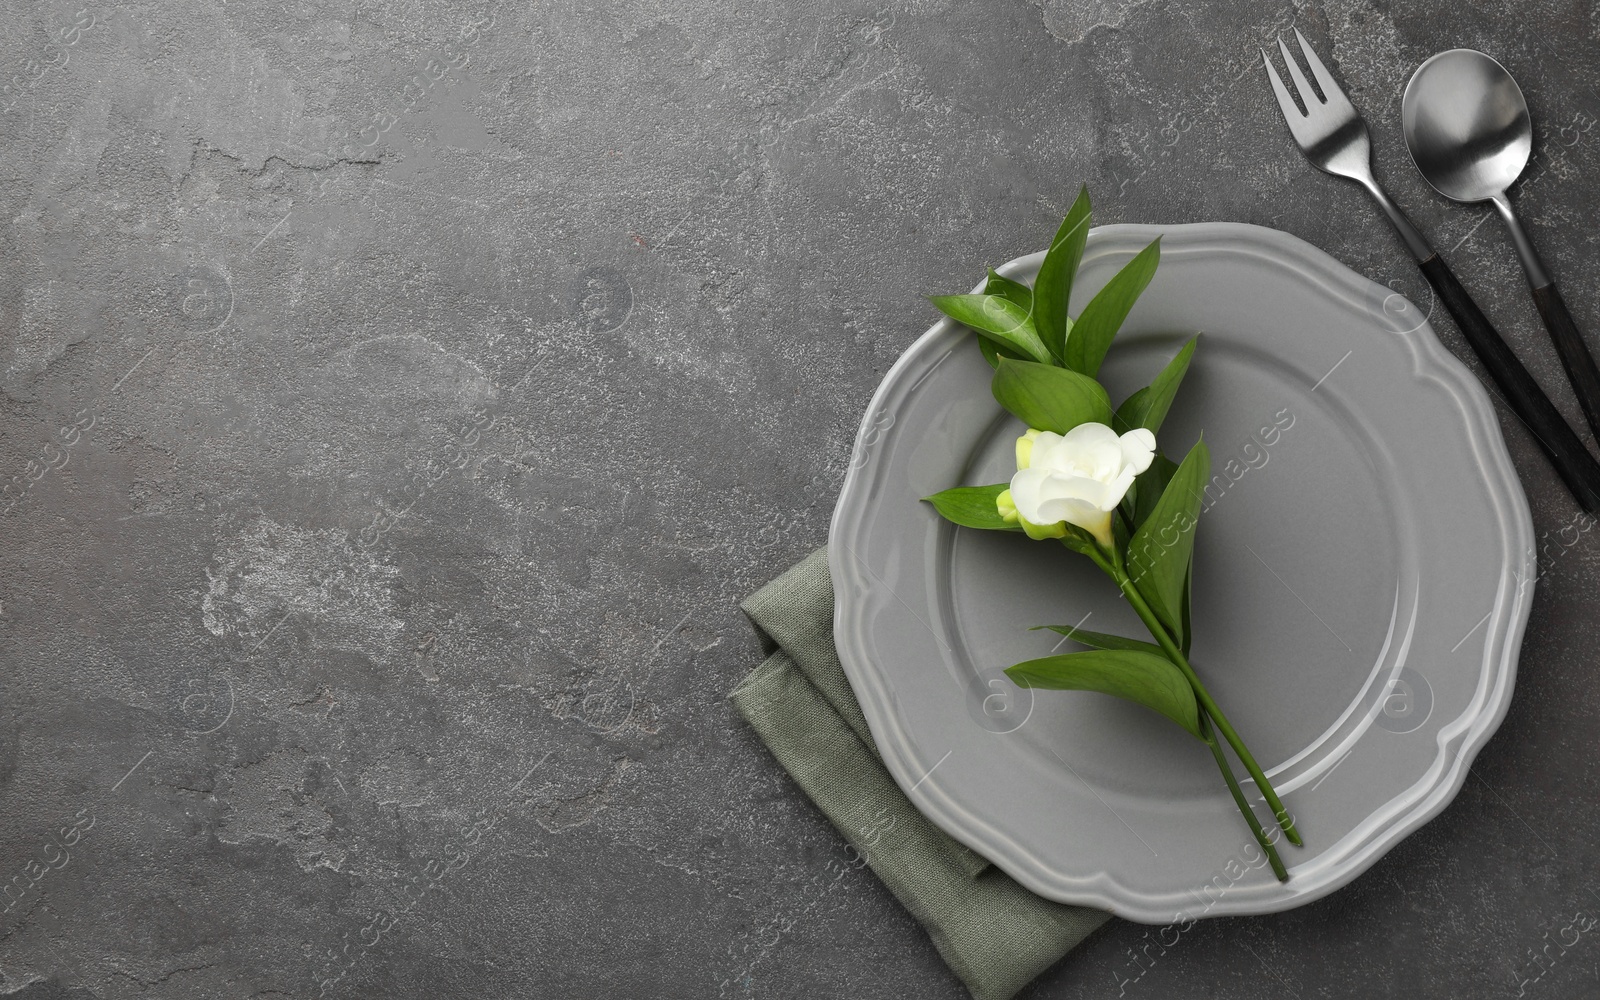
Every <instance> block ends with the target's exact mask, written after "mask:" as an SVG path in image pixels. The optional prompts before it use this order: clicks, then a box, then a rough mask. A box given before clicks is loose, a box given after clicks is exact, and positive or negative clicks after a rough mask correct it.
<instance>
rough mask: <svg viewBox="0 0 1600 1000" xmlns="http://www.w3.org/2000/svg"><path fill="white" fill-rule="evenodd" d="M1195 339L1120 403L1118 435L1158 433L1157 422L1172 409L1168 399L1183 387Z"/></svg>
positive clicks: (1191, 339) (1118, 408)
mask: <svg viewBox="0 0 1600 1000" xmlns="http://www.w3.org/2000/svg"><path fill="white" fill-rule="evenodd" d="M1199 339H1200V338H1199V337H1198V336H1195V337H1190V338H1189V342H1188V343H1187V344H1184V345H1183V347H1182V349H1181V350H1179V351H1178V353H1177V354H1176V355H1175V356H1174V357H1173V359H1172V360H1171V361H1169V362H1167V366H1166V367H1165V368H1163V369H1161V373H1160V374H1159V375H1157V376H1156V377H1155V379H1154V380H1153V381H1152V382H1151V383H1150V384H1149V385H1148V386H1146V387H1144V388H1143V389H1140V390H1139V391H1138V392H1136V393H1134V394H1133V395H1131V396H1129V397H1128V398H1127V399H1125V400H1123V401H1122V405H1121V406H1119V407H1117V429H1118V430H1119V431H1120V432H1122V433H1126V432H1128V431H1131V430H1133V429H1134V428H1135V427H1146V428H1149V430H1150V432H1151V433H1155V432H1156V431H1159V430H1160V429H1161V422H1162V421H1163V420H1165V419H1167V411H1168V410H1170V409H1171V408H1172V398H1173V397H1174V396H1176V395H1177V394H1178V386H1180V385H1182V384H1183V376H1184V374H1185V373H1186V372H1188V370H1189V359H1190V358H1192V357H1194V345H1195V342H1196V341H1198V340H1199Z"/></svg>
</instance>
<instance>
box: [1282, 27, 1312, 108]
mask: <svg viewBox="0 0 1600 1000" xmlns="http://www.w3.org/2000/svg"><path fill="white" fill-rule="evenodd" d="M1278 51H1279V52H1281V53H1283V61H1284V62H1286V63H1288V64H1289V76H1290V77H1291V78H1292V79H1293V80H1294V89H1295V90H1298V91H1299V92H1300V100H1302V101H1304V102H1305V105H1306V117H1307V118H1309V117H1311V116H1312V115H1313V114H1315V113H1316V110H1317V106H1318V105H1320V104H1321V103H1322V102H1321V101H1319V100H1317V92H1316V91H1315V90H1312V89H1311V82H1310V81H1309V80H1307V79H1306V75H1305V74H1304V73H1302V72H1301V71H1300V64H1299V63H1297V62H1295V59H1294V56H1292V55H1290V54H1289V46H1287V45H1285V44H1283V39H1282V38H1279V39H1278Z"/></svg>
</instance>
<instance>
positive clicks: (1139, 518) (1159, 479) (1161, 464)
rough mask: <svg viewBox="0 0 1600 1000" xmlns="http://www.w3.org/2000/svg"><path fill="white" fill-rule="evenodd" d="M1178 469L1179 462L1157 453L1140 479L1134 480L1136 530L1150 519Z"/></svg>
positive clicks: (1134, 520) (1134, 524)
mask: <svg viewBox="0 0 1600 1000" xmlns="http://www.w3.org/2000/svg"><path fill="white" fill-rule="evenodd" d="M1177 471H1178V463H1177V462H1174V461H1173V460H1172V459H1170V458H1168V457H1167V456H1165V455H1161V454H1157V455H1156V457H1155V458H1154V459H1153V460H1151V462H1150V468H1148V469H1146V470H1144V472H1143V473H1141V474H1140V475H1139V478H1138V479H1135V480H1134V481H1133V486H1134V491H1135V492H1134V497H1133V501H1134V503H1133V527H1134V529H1135V530H1137V529H1138V528H1139V526H1140V525H1142V524H1144V523H1145V522H1146V521H1148V520H1150V512H1151V511H1153V510H1155V509H1156V503H1157V502H1158V501H1160V499H1161V495H1162V494H1163V493H1165V492H1166V491H1167V484H1168V483H1169V482H1171V481H1172V474H1173V473H1174V472H1177Z"/></svg>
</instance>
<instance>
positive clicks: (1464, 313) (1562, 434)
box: [1417, 253, 1600, 514]
mask: <svg viewBox="0 0 1600 1000" xmlns="http://www.w3.org/2000/svg"><path fill="white" fill-rule="evenodd" d="M1417 263H1418V266H1419V267H1421V268H1422V273H1423V275H1424V276H1425V277H1427V279H1428V283H1429V284H1431V285H1432V286H1433V290H1434V292H1436V293H1437V294H1438V296H1439V298H1440V299H1442V300H1443V301H1444V305H1445V308H1446V309H1448V310H1450V315H1451V316H1452V317H1454V318H1455V321H1456V326H1458V327H1460V328H1461V332H1462V334H1463V335H1465V336H1466V338H1467V343H1469V344H1471V345H1472V349H1473V351H1474V352H1476V353H1477V355H1478V359H1479V360H1480V361H1482V362H1483V366H1484V367H1485V368H1487V369H1488V370H1489V374H1490V376H1492V377H1493V378H1494V381H1495V384H1496V385H1498V386H1499V387H1500V391H1501V392H1502V393H1504V394H1505V399H1506V401H1507V402H1508V403H1509V404H1510V406H1511V410H1512V412H1514V413H1515V414H1516V415H1517V416H1518V417H1520V418H1521V419H1522V422H1523V423H1524V424H1526V425H1527V427H1528V430H1529V431H1531V432H1532V433H1533V437H1534V440H1535V441H1538V442H1539V446H1540V447H1542V448H1543V449H1544V452H1545V454H1546V455H1548V456H1549V458H1550V464H1551V465H1554V466H1555V468H1556V472H1557V473H1559V474H1560V476H1561V479H1562V480H1563V481H1564V482H1565V483H1566V484H1567V488H1568V489H1569V490H1571V491H1572V495H1573V497H1574V498H1575V499H1576V500H1577V501H1578V506H1580V507H1582V508H1583V509H1584V510H1586V511H1588V512H1589V513H1591V514H1600V462H1596V461H1595V459H1594V456H1593V455H1591V454H1589V451H1588V449H1587V448H1585V447H1584V446H1583V441H1582V440H1580V439H1579V438H1578V435H1577V434H1576V433H1574V432H1573V430H1572V428H1571V427H1570V426H1568V424H1567V422H1566V420H1565V419H1564V418H1563V417H1562V416H1561V413H1560V411H1558V410H1557V409H1556V407H1555V404H1554V403H1552V402H1550V399H1549V397H1547V396H1546V395H1545V394H1544V391H1543V390H1541V389H1540V388H1539V383H1537V382H1535V381H1534V380H1533V376H1532V375H1530V374H1528V369H1526V368H1524V367H1523V366H1522V362H1521V361H1519V360H1518V359H1517V356H1516V354H1514V353H1512V350H1511V348H1510V347H1509V346H1507V344H1506V342H1505V341H1504V340H1503V339H1501V337H1500V334H1499V333H1498V332H1496V330H1495V328H1494V326H1493V325H1491V324H1490V322H1489V320H1488V318H1487V317H1485V316H1484V315H1483V310H1481V309H1479V308H1478V304H1477V303H1476V302H1474V301H1473V300H1472V296H1470V295H1468V294H1467V290H1466V289H1465V288H1463V287H1461V282H1460V281H1458V280H1456V276H1455V274H1453V273H1452V272H1451V270H1450V268H1449V266H1448V265H1446V264H1445V262H1444V261H1443V260H1442V259H1441V258H1440V257H1439V255H1438V254H1437V253H1434V254H1431V255H1429V256H1428V257H1427V258H1426V259H1424V260H1420V261H1418V262H1417ZM1551 291H1552V292H1554V288H1553V287H1552V288H1551ZM1536 294H1537V293H1536ZM1556 301H1557V302H1559V301H1560V297H1559V296H1557V297H1556ZM1562 311H1563V312H1565V307H1564V306H1563V307H1562ZM1568 322H1569V323H1570V322H1571V318H1570V317H1568ZM1575 334H1576V328H1574V335H1575ZM1590 364H1591V365H1592V364H1593V362H1592V361H1591V362H1590Z"/></svg>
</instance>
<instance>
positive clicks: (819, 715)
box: [729, 549, 1110, 1000]
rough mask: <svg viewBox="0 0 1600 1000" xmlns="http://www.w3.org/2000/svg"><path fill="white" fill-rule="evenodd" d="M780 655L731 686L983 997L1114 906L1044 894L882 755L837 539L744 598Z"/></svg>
mask: <svg viewBox="0 0 1600 1000" xmlns="http://www.w3.org/2000/svg"><path fill="white" fill-rule="evenodd" d="M741 607H743V608H744V611H745V614H747V615H749V616H750V620H751V621H752V622H754V623H755V626H756V629H757V631H758V632H759V633H760V634H761V637H762V641H763V645H765V646H766V647H767V649H768V651H769V652H770V654H771V655H769V656H768V657H767V659H766V660H765V661H764V662H763V663H762V664H761V665H760V666H759V667H756V668H755V669H754V670H752V671H751V672H750V673H749V675H748V676H746V677H745V679H744V680H743V681H741V682H740V683H739V686H738V687H736V688H734V690H733V692H732V693H731V694H730V695H729V697H730V698H731V699H732V700H733V703H734V706H735V707H736V708H738V710H739V714H741V715H743V716H744V718H745V720H746V721H747V722H749V723H750V725H751V726H752V727H754V729H755V731H756V733H757V734H758V735H759V736H760V737H761V740H762V742H764V743H765V744H766V745H767V749H769V750H771V751H772V755H773V756H774V757H776V758H777V759H778V763H779V764H781V765H782V766H783V769H784V770H786V771H788V772H789V774H790V776H791V777H793V778H794V780H795V781H796V782H797V783H798V784H799V785H800V788H801V789H802V790H803V791H804V792H805V793H806V795H808V796H810V798H811V801H813V802H815V803H816V804H817V806H818V808H820V809H821V810H822V812H823V813H824V814H825V815H826V816H827V817H828V819H829V820H830V821H832V823H833V825H834V826H835V827H836V828H838V830H839V832H840V833H842V834H844V837H845V839H846V840H848V841H849V842H850V844H851V845H852V846H853V847H854V848H855V849H856V850H857V851H858V852H860V854H861V856H862V857H863V858H865V859H866V861H867V864H869V865H871V866H872V870H873V871H875V872H877V874H878V877H879V878H881V879H883V882H884V884H885V885H887V886H888V887H889V890H890V891H891V892H893V893H894V895H895V898H897V899H899V900H900V902H901V904H903V905H904V906H905V908H906V909H907V910H909V911H911V915H912V916H914V917H916V918H917V920H918V921H919V922H920V923H921V924H922V926H923V927H924V928H926V929H927V931H928V936H929V937H931V938H932V939H933V944H934V947H936V948H938V949H939V954H940V955H941V956H943V957H944V960H945V962H946V963H947V964H948V965H949V966H950V968H951V970H952V971H954V972H955V974H956V975H957V976H959V977H960V978H961V981H962V982H963V983H965V984H966V985H967V989H968V990H970V991H971V992H972V995H973V997H974V998H975V1000H1007V998H1009V997H1011V996H1012V995H1014V994H1015V993H1016V992H1017V991H1018V990H1020V989H1022V988H1023V987H1024V986H1026V985H1027V984H1028V983H1029V982H1031V981H1032V980H1033V978H1034V977H1035V976H1037V975H1039V973H1041V972H1043V971H1044V970H1045V969H1047V968H1049V967H1050V966H1051V965H1053V964H1055V962H1056V960H1057V959H1059V958H1060V957H1061V956H1062V955H1065V954H1066V953H1067V952H1068V951H1071V950H1072V949H1073V948H1074V947H1076V946H1077V945H1078V943H1079V942H1081V941H1082V940H1083V939H1084V938H1085V937H1087V936H1088V935H1089V933H1090V932H1091V931H1093V930H1095V929H1096V928H1097V927H1099V926H1100V925H1101V924H1103V923H1105V922H1106V920H1107V919H1109V917H1110V915H1109V914H1107V913H1104V912H1101V911H1100V910H1092V909H1086V908H1084V907H1081V906H1064V905H1062V904H1060V903H1052V902H1050V901H1048V900H1045V899H1041V898H1040V897H1038V896H1035V895H1034V894H1033V893H1031V892H1029V891H1028V890H1026V889H1024V888H1023V887H1022V886H1020V885H1018V884H1017V883H1016V882H1015V881H1014V880H1013V879H1012V878H1011V877H1010V876H1008V875H1006V874H1005V873H1004V872H1002V871H1000V870H999V869H998V868H995V867H993V866H992V865H990V864H989V863H988V862H986V861H985V860H984V859H983V858H981V857H979V856H978V855H977V854H974V853H973V852H972V851H971V850H969V849H968V848H966V847H964V846H962V845H961V844H958V843H957V842H956V841H954V840H952V839H950V837H949V836H948V835H946V834H945V833H944V832H942V831H941V830H939V829H938V828H937V827H935V826H934V825H933V824H932V823H930V822H929V821H928V820H927V818H926V817H924V816H923V815H922V814H921V813H920V812H918V811H917V808H916V807H915V806H913V805H912V804H911V801H910V800H909V799H907V798H906V796H905V793H904V792H902V791H901V790H900V786H898V785H896V784H895V782H894V779H893V778H892V777H890V775H889V771H888V769H887V768H885V767H884V765H883V761H882V760H881V759H879V756H878V749H877V745H876V744H875V743H874V742H873V740H872V733H871V732H870V731H869V730H868V729H867V720H866V718H865V717H864V716H863V715H862V714H861V706H860V705H859V704H858V703H857V702H856V698H855V694H854V693H853V692H852V691H851V690H850V683H849V681H848V680H846V679H845V675H844V668H843V667H842V666H840V664H839V654H838V651H837V650H836V649H835V648H834V645H833V581H832V580H831V579H830V578H829V576H828V557H827V550H826V549H819V550H817V551H816V552H813V553H812V554H811V555H809V556H807V557H806V558H805V559H803V560H801V562H800V563H799V564H797V565H796V566H794V567H793V568H792V569H790V570H789V571H788V572H787V573H784V574H783V575H782V576H780V577H778V578H777V579H776V580H774V581H772V582H771V583H769V584H767V585H766V586H765V587H763V588H761V589H760V590H759V591H757V592H756V593H755V594H753V595H751V596H750V597H749V598H747V599H746V600H745V601H744V603H743V604H742V605H741Z"/></svg>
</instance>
